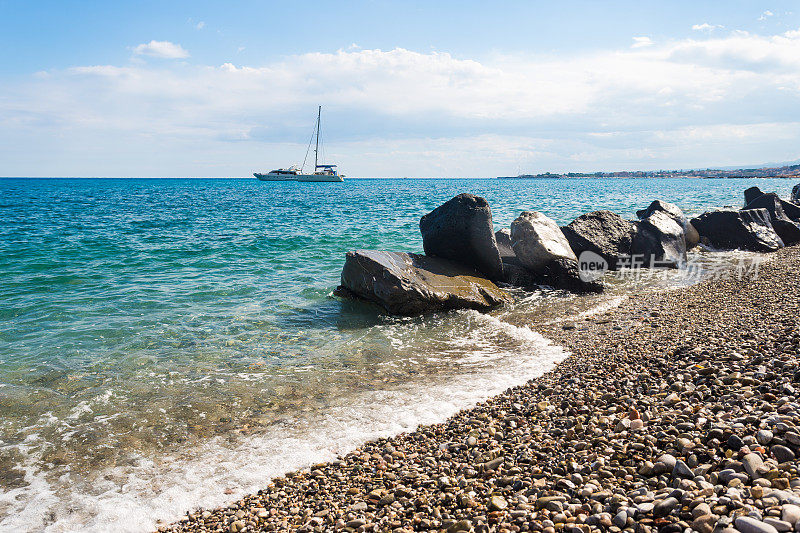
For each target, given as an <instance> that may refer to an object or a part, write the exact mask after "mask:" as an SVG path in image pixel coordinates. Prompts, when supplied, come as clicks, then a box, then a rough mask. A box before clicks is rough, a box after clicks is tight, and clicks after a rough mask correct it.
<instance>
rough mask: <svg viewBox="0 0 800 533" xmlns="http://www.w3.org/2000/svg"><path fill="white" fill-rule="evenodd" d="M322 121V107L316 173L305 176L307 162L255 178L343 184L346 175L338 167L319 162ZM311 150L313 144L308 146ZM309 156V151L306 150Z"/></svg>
mask: <svg viewBox="0 0 800 533" xmlns="http://www.w3.org/2000/svg"><path fill="white" fill-rule="evenodd" d="M321 119H322V106H319V108H318V109H317V126H316V128H315V129H314V134H315V135H314V136H315V137H316V145H315V147H314V173H313V174H304V173H303V170H304V169H305V160H304V161H303V165H302V166H300V167H297V166H296V165H293V166H291V167H289V168H279V169H276V170H270V171H269V172H267V173H261V172H254V173H253V176H255V177H256V178H258V179H259V180H261V181H303V182H342V181H344V175H343V174H339V171H338V170H337V169H336V165H323V164H320V162H319V126H320V122H321ZM308 147H309V149H310V148H311V143H310V142H309V144H308ZM306 155H308V150H306Z"/></svg>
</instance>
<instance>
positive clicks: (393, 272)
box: [336, 250, 510, 315]
mask: <svg viewBox="0 0 800 533" xmlns="http://www.w3.org/2000/svg"><path fill="white" fill-rule="evenodd" d="M336 294H337V295H340V296H350V297H358V298H363V299H365V300H369V301H371V302H375V303H377V304H378V305H380V306H382V307H383V308H384V309H386V311H388V312H389V313H391V314H395V315H417V314H421V313H428V312H432V311H441V310H447V309H477V310H479V311H486V310H488V309H491V308H493V307H496V306H498V305H500V304H502V303H505V302H509V301H510V298H509V296H508V295H507V294H506V293H505V292H503V290H502V289H500V288H498V287H497V285H495V284H494V283H492V282H491V281H489V280H488V279H486V278H484V277H482V276H481V274H479V273H478V272H476V271H475V270H473V269H471V268H468V267H466V266H464V265H461V264H459V263H455V262H453V261H450V260H447V259H442V258H440V257H429V256H424V255H417V254H406V253H400V252H380V251H375V250H357V251H355V252H347V256H346V259H345V262H344V268H343V269H342V284H341V286H340V287H339V288H338V289H337V290H336Z"/></svg>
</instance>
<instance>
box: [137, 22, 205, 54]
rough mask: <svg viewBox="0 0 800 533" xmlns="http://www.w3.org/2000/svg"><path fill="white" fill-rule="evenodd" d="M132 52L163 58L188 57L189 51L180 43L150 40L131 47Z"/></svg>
mask: <svg viewBox="0 0 800 533" xmlns="http://www.w3.org/2000/svg"><path fill="white" fill-rule="evenodd" d="M201 24H202V23H201ZM133 53H134V54H135V55H145V56H151V57H160V58H164V59H183V58H185V57H189V52H187V51H186V50H184V48H183V47H182V46H181V45H179V44H175V43H171V42H169V41H150V42H149V43H142V44H140V45H137V46H135V47H134V48H133Z"/></svg>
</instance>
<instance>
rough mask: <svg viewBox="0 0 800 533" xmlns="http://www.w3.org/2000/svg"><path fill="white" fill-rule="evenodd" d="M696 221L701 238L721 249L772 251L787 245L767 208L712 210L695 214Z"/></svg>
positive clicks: (702, 240) (694, 222) (695, 224)
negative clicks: (770, 217)
mask: <svg viewBox="0 0 800 533" xmlns="http://www.w3.org/2000/svg"><path fill="white" fill-rule="evenodd" d="M692 225H693V226H694V227H695V228H697V231H698V233H700V240H701V242H705V243H707V244H709V245H710V246H713V247H714V248H718V249H721V250H736V249H739V250H750V251H753V252H772V251H775V250H777V249H778V248H782V247H783V241H782V240H781V238H780V237H778V234H777V233H775V229H774V228H773V227H772V223H771V222H770V219H769V212H768V211H767V210H766V209H744V210H741V211H736V210H734V209H720V210H717V211H709V212H707V213H703V214H702V215H700V216H699V217H697V218H693V219H692Z"/></svg>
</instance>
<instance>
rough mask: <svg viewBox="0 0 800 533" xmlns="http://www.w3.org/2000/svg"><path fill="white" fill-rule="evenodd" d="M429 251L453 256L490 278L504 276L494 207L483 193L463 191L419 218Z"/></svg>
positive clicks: (455, 259)
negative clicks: (465, 192) (478, 194)
mask: <svg viewBox="0 0 800 533" xmlns="http://www.w3.org/2000/svg"><path fill="white" fill-rule="evenodd" d="M419 229H420V231H421V232H422V246H423V248H424V249H425V254H426V255H430V256H435V257H443V258H445V259H452V260H453V261H456V262H458V263H462V264H464V265H466V266H468V267H471V268H474V269H476V270H477V271H479V272H482V273H483V274H485V275H486V276H488V277H489V278H490V279H501V278H502V277H503V264H502V262H501V260H500V252H499V251H498V249H497V242H496V241H495V237H494V226H493V225H492V210H491V208H489V203H488V202H487V201H486V200H485V199H483V198H481V197H480V196H474V195H472V194H459V195H458V196H456V197H455V198H452V199H450V200H448V201H447V202H445V203H444V204H442V205H440V206H439V207H437V208H436V209H434V210H433V211H431V212H430V213H428V214H427V215H425V216H423V217H422V219H420V221H419Z"/></svg>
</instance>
